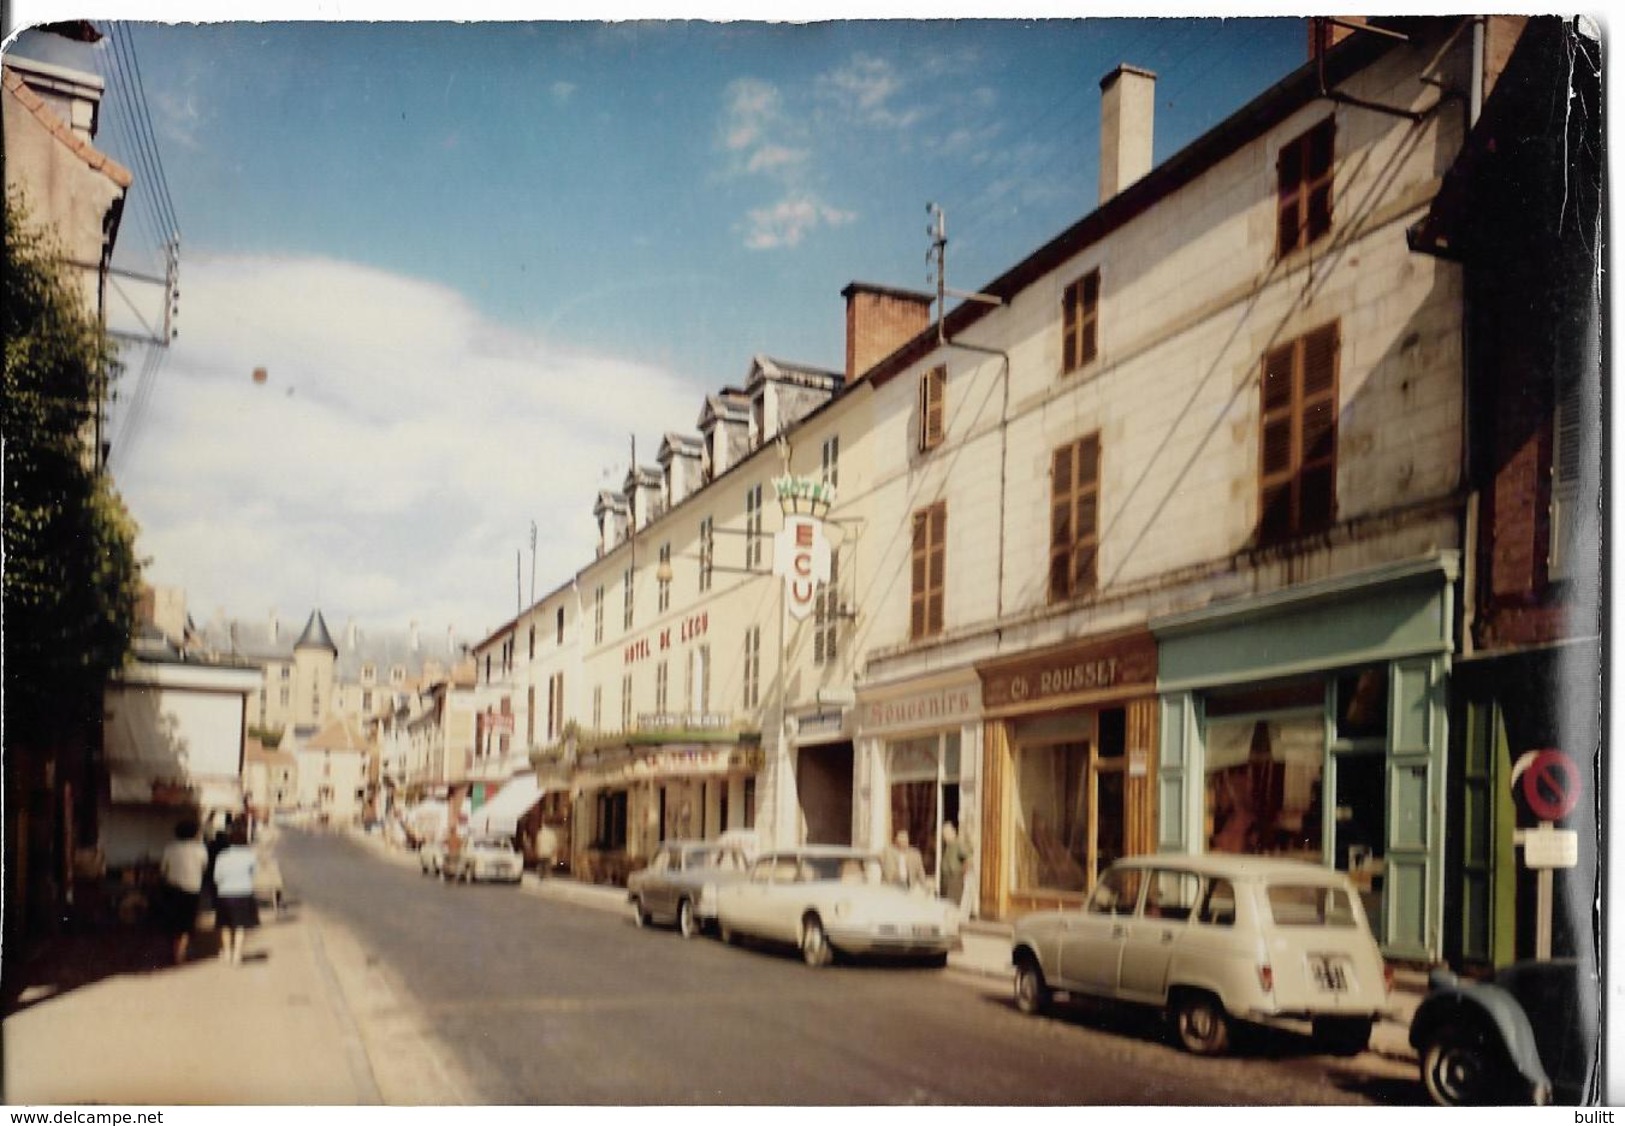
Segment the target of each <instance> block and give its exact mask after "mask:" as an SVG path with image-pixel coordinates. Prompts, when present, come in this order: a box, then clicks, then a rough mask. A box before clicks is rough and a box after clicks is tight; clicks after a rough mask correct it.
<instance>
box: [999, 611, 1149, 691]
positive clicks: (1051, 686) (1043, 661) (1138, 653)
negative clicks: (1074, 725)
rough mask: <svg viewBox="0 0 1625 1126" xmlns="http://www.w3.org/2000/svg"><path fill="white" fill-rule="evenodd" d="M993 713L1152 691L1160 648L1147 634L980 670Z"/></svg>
mask: <svg viewBox="0 0 1625 1126" xmlns="http://www.w3.org/2000/svg"><path fill="white" fill-rule="evenodd" d="M977 671H978V672H979V673H981V676H982V704H983V706H984V707H986V708H987V709H988V710H989V711H993V710H998V709H1004V710H1039V709H1040V708H1041V707H1042V706H1043V705H1046V704H1055V705H1064V704H1066V703H1069V702H1072V701H1074V700H1083V699H1095V698H1100V697H1103V696H1113V695H1119V694H1128V693H1132V692H1136V691H1150V690H1152V689H1154V688H1155V687H1156V683H1157V643H1156V640H1155V639H1154V638H1153V637H1152V636H1151V634H1150V633H1149V632H1146V631H1144V630H1140V631H1137V632H1135V633H1131V634H1120V635H1118V636H1116V637H1112V638H1105V639H1102V640H1099V641H1091V642H1083V643H1081V644H1076V645H1068V646H1066V647H1064V648H1059V649H1049V650H1046V651H1044V652H1042V653H1038V654H1033V655H1030V656H1025V657H1018V658H1015V659H1013V660H1009V661H1000V662H998V663H997V664H990V665H984V666H983V667H982V668H980V669H978V670H977Z"/></svg>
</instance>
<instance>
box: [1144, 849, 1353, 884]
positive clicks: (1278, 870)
mask: <svg viewBox="0 0 1625 1126" xmlns="http://www.w3.org/2000/svg"><path fill="white" fill-rule="evenodd" d="M1112 867H1114V868H1119V867H1120V868H1177V869H1179V870H1181V871H1185V872H1194V873H1196V874H1197V875H1199V876H1223V877H1225V878H1226V879H1234V880H1271V879H1296V880H1308V881H1311V882H1314V883H1341V882H1342V881H1343V880H1344V879H1345V878H1346V877H1345V876H1344V875H1343V873H1342V872H1339V871H1336V870H1335V869H1332V868H1327V867H1325V866H1324V865H1320V864H1315V863H1312V862H1310V861H1307V860H1292V859H1288V858H1287V857H1284V856H1241V855H1237V854H1232V853H1224V852H1204V853H1195V854H1190V855H1186V854H1180V853H1153V854H1150V855H1146V856H1130V857H1125V858H1123V859H1122V860H1118V861H1116V862H1115V863H1114V864H1113V865H1112Z"/></svg>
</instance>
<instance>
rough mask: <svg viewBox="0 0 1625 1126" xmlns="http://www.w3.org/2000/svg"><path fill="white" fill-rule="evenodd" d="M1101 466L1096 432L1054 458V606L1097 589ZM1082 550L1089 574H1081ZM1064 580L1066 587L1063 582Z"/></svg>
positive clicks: (1051, 571)
mask: <svg viewBox="0 0 1625 1126" xmlns="http://www.w3.org/2000/svg"><path fill="white" fill-rule="evenodd" d="M1101 462H1102V451H1101V441H1100V431H1098V430H1096V431H1093V432H1091V433H1089V434H1085V435H1083V436H1082V437H1079V438H1076V439H1074V440H1073V441H1071V442H1069V443H1067V444H1066V445H1064V446H1059V447H1057V448H1056V449H1055V450H1053V451H1052V452H1051V454H1050V505H1049V512H1050V541H1049V578H1048V587H1049V601H1050V602H1051V603H1057V602H1067V601H1070V600H1071V599H1074V598H1078V597H1080V596H1082V595H1085V594H1092V593H1094V592H1095V591H1096V590H1098V589H1099V583H1100V566H1099V563H1100V475H1101ZM1085 469H1087V471H1088V479H1087V480H1085V476H1084V474H1085ZM1063 473H1064V475H1065V476H1066V478H1067V480H1066V481H1065V482H1063V481H1062V480H1061V478H1062V476H1063ZM1086 505H1087V508H1085V506H1086ZM1063 508H1064V513H1063ZM1084 511H1087V512H1088V513H1089V521H1088V523H1089V527H1088V531H1087V534H1084V533H1083V530H1082V527H1081V525H1082V524H1083V520H1082V514H1083V512H1084ZM1084 551H1087V552H1088V556H1087V571H1086V573H1085V574H1082V575H1080V573H1079V572H1080V571H1082V570H1084V568H1081V567H1080V566H1079V564H1080V562H1083V561H1084V560H1083V559H1082V557H1081V553H1082V552H1084ZM1063 565H1064V571H1063V570H1062V567H1063ZM1063 575H1064V582H1062V581H1061V578H1062V576H1063Z"/></svg>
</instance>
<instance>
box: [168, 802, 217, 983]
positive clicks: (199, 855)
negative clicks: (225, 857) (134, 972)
mask: <svg viewBox="0 0 1625 1126" xmlns="http://www.w3.org/2000/svg"><path fill="white" fill-rule="evenodd" d="M208 865H209V850H208V849H207V848H206V847H205V846H204V844H203V842H202V841H200V840H198V835H197V823H196V822H195V821H182V822H181V823H180V824H179V825H176V826H175V839H174V840H172V841H170V842H169V844H168V845H167V846H166V847H165V848H164V855H163V859H162V860H160V861H159V865H158V867H159V872H160V873H161V874H162V876H163V879H164V888H163V890H164V897H163V900H162V901H161V903H162V913H163V920H164V928H165V930H166V931H167V932H168V934H169V937H170V938H171V939H172V940H173V941H174V944H175V964H176V965H177V966H178V965H180V964H181V963H182V962H184V961H186V948H187V947H188V946H189V945H190V944H191V941H192V928H193V927H195V926H197V908H198V896H199V894H200V893H201V892H202V891H203V873H204V870H205V869H206V868H207V867H208Z"/></svg>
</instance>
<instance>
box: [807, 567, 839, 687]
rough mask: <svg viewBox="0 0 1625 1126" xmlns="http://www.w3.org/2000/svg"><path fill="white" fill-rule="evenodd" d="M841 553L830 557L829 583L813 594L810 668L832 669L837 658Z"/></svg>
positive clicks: (821, 585)
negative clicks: (828, 667)
mask: <svg viewBox="0 0 1625 1126" xmlns="http://www.w3.org/2000/svg"><path fill="white" fill-rule="evenodd" d="M840 583H841V560H840V553H839V552H836V551H833V550H832V551H831V552H830V553H829V582H827V583H819V584H818V589H817V591H816V592H814V594H813V664H815V665H832V664H834V663H835V662H836V660H837V658H838V657H839V655H840V633H839V628H840V622H841V617H840V612H841V597H840Z"/></svg>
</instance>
